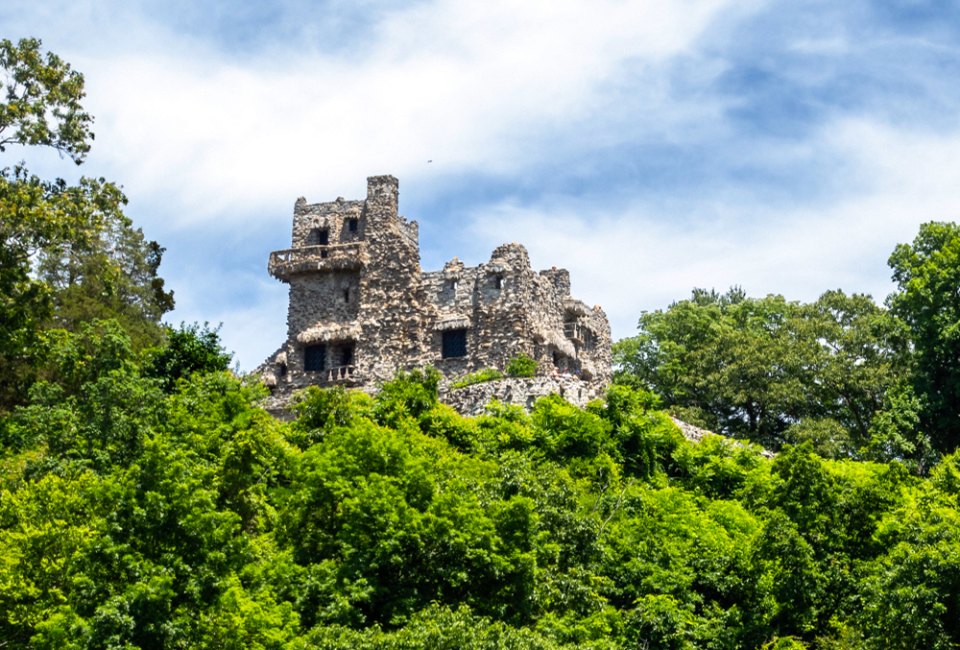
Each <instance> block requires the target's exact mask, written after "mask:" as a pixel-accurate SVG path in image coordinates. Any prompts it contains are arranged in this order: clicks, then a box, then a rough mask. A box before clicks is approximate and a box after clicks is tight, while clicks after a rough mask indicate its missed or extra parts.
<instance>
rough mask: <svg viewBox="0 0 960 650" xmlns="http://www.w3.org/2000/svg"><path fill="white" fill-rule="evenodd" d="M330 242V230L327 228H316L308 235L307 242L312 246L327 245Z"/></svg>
mask: <svg viewBox="0 0 960 650" xmlns="http://www.w3.org/2000/svg"><path fill="white" fill-rule="evenodd" d="M329 243H330V231H329V230H327V229H326V228H314V229H313V230H311V231H310V234H309V235H308V236H307V244H308V245H311V246H326V245H328V244H329Z"/></svg>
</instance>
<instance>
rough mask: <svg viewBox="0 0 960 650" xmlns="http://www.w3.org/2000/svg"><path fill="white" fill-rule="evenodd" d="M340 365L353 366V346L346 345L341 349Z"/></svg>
mask: <svg viewBox="0 0 960 650" xmlns="http://www.w3.org/2000/svg"><path fill="white" fill-rule="evenodd" d="M340 365H341V366H352V365H353V346H352V345H344V346H343V347H342V348H340Z"/></svg>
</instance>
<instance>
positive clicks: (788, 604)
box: [0, 39, 960, 649]
mask: <svg viewBox="0 0 960 650" xmlns="http://www.w3.org/2000/svg"><path fill="white" fill-rule="evenodd" d="M0 68H2V72H0V75H2V81H3V84H4V92H5V95H4V99H3V101H4V103H2V104H0V150H2V149H5V148H8V147H11V146H12V147H15V148H20V149H22V148H23V147H51V148H53V149H55V150H56V151H59V152H60V153H61V154H62V155H64V156H68V157H69V158H71V159H73V160H74V161H75V162H77V163H78V164H79V163H82V162H83V159H84V157H85V155H86V153H87V152H88V150H89V147H90V142H91V140H92V137H93V136H92V133H91V126H92V118H91V116H89V115H88V114H87V113H86V112H85V111H84V109H83V106H82V100H83V97H84V88H83V77H82V76H81V75H80V74H79V73H77V72H76V71H74V70H72V68H71V67H70V65H69V64H68V63H66V62H64V61H62V60H61V59H59V58H58V57H56V56H55V55H53V54H51V53H48V52H44V51H43V50H42V47H41V44H40V43H39V41H36V40H31V39H26V40H21V41H19V42H16V43H14V42H11V41H7V40H4V41H0ZM107 146H109V145H107ZM125 202H126V200H125V198H124V196H123V194H122V192H121V191H120V190H119V189H118V187H117V186H116V185H114V184H112V183H110V182H108V181H107V180H105V179H82V180H80V181H79V182H78V183H77V184H69V183H66V182H64V181H62V180H58V179H52V180H51V179H41V178H38V177H36V176H34V175H32V174H31V173H30V172H29V170H28V169H26V168H25V166H24V165H23V164H20V165H14V166H11V167H7V168H5V169H3V170H2V172H0V231H2V235H3V236H2V239H0V648H20V647H37V648H156V647H170V648H193V647H201V648H290V649H296V648H312V647H319V648H344V649H347V648H351V649H352V648H361V649H362V648H371V649H374V648H377V649H380V648H383V649H387V648H396V649H400V648H450V649H454V648H468V649H469V648H474V649H481V648H482V649H487V648H489V649H494V648H497V649H500V648H516V649H526V648H543V649H550V648H571V649H572V648H598V649H599V648H603V649H607V648H610V649H612V648H651V649H652V648H677V649H679V648H731V649H732V648H781V649H783V648H823V649H841V648H843V649H854V648H903V649H915V648H935V649H941V648H942V649H945V648H954V647H958V646H960V456H958V455H957V453H956V448H957V446H958V443H960V419H958V413H957V411H958V409H960V294H958V291H957V287H958V286H960V227H958V226H957V225H955V224H951V223H929V224H925V225H924V226H922V227H921V229H920V232H919V233H918V235H917V237H916V239H915V240H914V241H913V242H912V243H909V244H901V245H899V246H897V247H896V248H895V249H894V251H893V253H892V255H891V258H890V266H891V269H892V273H893V279H894V281H895V283H896V285H897V290H896V291H895V293H894V294H893V295H892V296H891V297H890V298H889V299H888V300H887V302H886V304H885V305H884V306H880V305H878V304H877V303H875V302H874V301H873V300H872V299H871V298H870V297H868V296H863V295H847V294H845V293H844V292H842V291H839V290H835V291H829V292H826V293H824V294H823V296H821V297H820V298H819V299H818V300H817V301H816V302H814V303H810V304H804V303H799V302H790V301H787V300H786V299H784V298H783V297H781V296H767V297H763V298H751V297H748V296H747V295H746V294H745V293H744V292H743V291H742V290H740V289H739V288H734V289H731V290H729V291H727V292H726V293H722V294H721V293H717V292H715V291H704V290H695V291H694V292H693V295H692V296H691V298H689V299H687V300H681V301H678V302H676V303H675V304H673V305H671V306H670V307H669V308H667V309H665V310H662V311H657V312H652V313H646V314H643V315H642V316H641V318H640V323H639V331H638V335H637V336H635V337H632V338H629V339H625V340H623V341H621V342H619V343H618V344H617V345H616V348H615V357H616V360H617V367H618V370H617V380H616V383H615V384H614V385H613V386H612V387H611V388H610V389H609V391H608V393H607V394H606V396H605V398H604V399H603V400H598V401H596V402H594V403H592V404H591V405H589V406H588V407H587V408H586V409H579V408H576V407H574V406H572V405H570V404H568V403H566V402H565V401H563V400H562V399H561V398H559V397H555V396H554V397H549V398H544V399H541V400H540V401H539V402H538V403H537V404H536V405H535V407H534V408H533V410H532V412H530V413H528V412H526V411H524V410H522V409H520V408H517V407H509V406H504V405H498V404H491V405H490V407H489V408H488V410H487V413H486V414H484V415H482V416H479V417H475V418H465V417H461V416H460V415H458V414H457V413H455V412H454V411H453V410H452V409H450V408H449V407H447V406H445V405H443V404H441V403H439V402H438V400H437V386H438V381H439V375H438V374H437V372H436V371H435V370H432V369H429V368H426V369H422V370H416V371H413V372H409V373H401V374H399V375H398V376H397V377H396V379H394V380H393V381H391V382H388V383H387V384H385V385H384V386H382V388H381V390H380V391H379V393H378V394H377V395H376V396H375V397H371V396H369V395H366V394H364V393H359V392H348V391H345V390H343V389H336V388H334V389H318V388H311V389H309V390H307V391H305V392H303V393H302V394H300V395H299V396H298V397H297V399H296V400H295V403H294V404H293V407H292V408H293V412H294V415H295V417H294V418H292V419H291V420H289V421H282V420H278V419H275V418H274V417H272V416H271V415H269V414H268V413H267V412H266V411H264V410H263V409H262V408H261V406H260V405H261V403H262V401H263V398H264V397H265V395H266V389H265V388H264V387H263V386H262V385H260V384H259V383H258V381H257V380H256V378H255V377H243V376H238V375H237V373H234V372H231V371H230V370H229V364H230V356H229V355H228V354H227V353H225V351H224V350H223V349H222V347H221V344H220V341H219V338H218V334H217V331H216V329H215V328H211V327H209V326H207V325H196V324H195V325H181V326H180V327H170V326H167V325H164V324H162V317H163V315H164V314H165V313H167V312H169V311H170V310H171V309H172V307H173V294H172V293H171V292H169V291H168V290H166V288H165V286H164V283H163V280H162V278H160V277H159V275H158V271H159V265H160V260H161V257H162V254H163V248H162V247H160V246H159V245H158V244H156V243H155V242H151V241H148V240H147V239H146V238H145V237H144V235H143V233H142V232H141V231H140V230H139V229H137V228H135V227H134V226H133V223H132V222H131V220H130V219H129V218H128V217H127V216H126V215H125V214H124V213H123V209H124V204H125ZM624 290H625V291H626V290H630V288H629V287H624ZM500 370H502V369H500ZM671 414H672V415H675V416H677V417H680V418H682V419H684V420H687V421H689V422H692V423H694V424H698V425H701V426H704V427H707V428H710V429H712V430H714V431H717V432H719V433H721V434H723V436H719V435H718V436H707V437H706V438H705V439H704V440H702V441H700V442H698V443H694V442H690V441H688V440H686V439H685V438H684V437H683V436H682V435H681V433H680V431H679V430H678V428H677V427H676V425H675V424H674V423H673V421H672V419H671V418H670V415H671ZM764 447H765V448H767V449H769V450H773V451H775V452H776V453H775V454H769V453H766V452H765V451H764Z"/></svg>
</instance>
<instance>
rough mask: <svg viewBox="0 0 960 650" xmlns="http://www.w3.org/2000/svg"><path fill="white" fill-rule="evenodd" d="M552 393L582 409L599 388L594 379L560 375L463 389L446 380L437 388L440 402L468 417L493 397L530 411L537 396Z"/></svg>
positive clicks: (478, 412)
mask: <svg viewBox="0 0 960 650" xmlns="http://www.w3.org/2000/svg"><path fill="white" fill-rule="evenodd" d="M553 394H556V395H559V396H560V397H562V398H564V399H565V400H567V401H568V402H570V403H571V404H574V405H576V406H579V407H581V408H582V407H584V406H586V405H587V403H588V402H590V401H591V400H594V399H598V398H601V397H603V387H601V386H600V385H599V384H597V383H596V382H585V381H582V380H580V379H577V378H576V377H562V376H561V377H544V376H541V377H527V378H521V377H506V378H504V379H498V380H495V381H486V382H483V383H480V384H473V385H471V386H465V387H463V388H450V382H447V383H445V384H444V385H442V386H441V387H440V401H441V402H443V403H444V404H449V405H450V406H452V407H453V408H454V409H456V410H457V412H458V413H460V414H461V415H468V416H473V415H481V414H482V413H483V412H484V411H485V410H486V407H487V405H488V404H489V403H490V402H491V401H494V400H496V401H498V402H500V403H502V404H513V405H515V406H521V407H523V408H525V409H527V410H530V409H531V408H533V405H534V403H535V402H536V401H537V400H538V399H540V398H541V397H546V396H547V395H553Z"/></svg>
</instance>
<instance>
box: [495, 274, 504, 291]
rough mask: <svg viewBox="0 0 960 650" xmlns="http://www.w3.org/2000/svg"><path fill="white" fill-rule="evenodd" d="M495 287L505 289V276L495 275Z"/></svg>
mask: <svg viewBox="0 0 960 650" xmlns="http://www.w3.org/2000/svg"><path fill="white" fill-rule="evenodd" d="M493 288H494V289H497V290H499V289H503V276H502V275H495V276H493Z"/></svg>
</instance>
